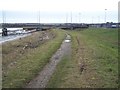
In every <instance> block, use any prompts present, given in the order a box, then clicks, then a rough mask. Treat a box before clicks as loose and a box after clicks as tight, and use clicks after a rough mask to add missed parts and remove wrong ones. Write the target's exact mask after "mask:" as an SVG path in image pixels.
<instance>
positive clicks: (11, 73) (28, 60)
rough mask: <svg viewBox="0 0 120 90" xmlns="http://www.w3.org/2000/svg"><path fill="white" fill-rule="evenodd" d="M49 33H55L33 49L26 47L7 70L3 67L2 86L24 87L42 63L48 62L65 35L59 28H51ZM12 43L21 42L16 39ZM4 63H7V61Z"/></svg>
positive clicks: (31, 38) (40, 67)
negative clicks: (25, 50) (26, 49)
mask: <svg viewBox="0 0 120 90" xmlns="http://www.w3.org/2000/svg"><path fill="white" fill-rule="evenodd" d="M50 33H51V32H50ZM50 35H51V36H53V35H55V37H54V38H52V39H50V40H48V41H47V42H44V43H42V44H39V45H38V46H37V47H36V48H34V49H31V50H29V49H28V51H27V52H24V55H22V56H21V57H19V58H17V62H16V63H15V64H14V65H13V66H11V67H10V68H8V69H7V70H6V69H5V70H6V71H5V74H4V76H3V82H2V84H3V88H21V87H24V86H25V85H26V84H27V82H29V81H30V80H31V79H32V78H34V77H35V76H36V75H37V73H38V72H39V71H40V70H42V68H43V67H44V65H45V64H46V63H48V62H49V59H50V57H51V56H52V55H53V54H54V53H55V51H56V50H57V49H58V48H59V47H60V45H61V43H62V40H63V39H64V37H65V33H64V31H59V30H52V34H50ZM35 36H36V35H35ZM34 39H37V38H36V37H28V38H27V39H26V41H29V40H34ZM16 42H17V43H18V44H17V43H16ZM14 43H15V45H21V43H19V42H18V41H15V42H14V41H13V42H12V43H11V44H12V45H13V44H14ZM32 43H34V42H32ZM22 45H23V43H22ZM10 47H11V45H10ZM4 48H5V47H4ZM7 49H8V50H9V49H10V48H9V46H7ZM12 49H13V48H12ZM14 49H15V48H14ZM11 52H12V51H11V50H9V53H11ZM13 52H14V51H13ZM6 53H8V52H6ZM3 60H5V59H3ZM14 61H15V60H14ZM12 62H13V61H12ZM4 63H5V61H4ZM5 64H6V63H5ZM6 65H9V64H8V63H7V64H6ZM3 72H4V71H3Z"/></svg>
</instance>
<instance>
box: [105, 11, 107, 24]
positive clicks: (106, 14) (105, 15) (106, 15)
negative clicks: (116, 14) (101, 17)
mask: <svg viewBox="0 0 120 90" xmlns="http://www.w3.org/2000/svg"><path fill="white" fill-rule="evenodd" d="M106 17H107V9H105V23H106Z"/></svg>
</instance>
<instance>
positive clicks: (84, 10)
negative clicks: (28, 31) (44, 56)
mask: <svg viewBox="0 0 120 90" xmlns="http://www.w3.org/2000/svg"><path fill="white" fill-rule="evenodd" d="M118 2H119V0H0V22H2V11H4V12H5V17H6V22H38V11H40V17H41V20H40V21H41V22H43V23H56V22H57V23H59V22H60V23H64V22H71V12H72V22H81V23H92V22H93V23H98V22H99V23H100V22H104V21H105V9H107V10H106V21H109V22H117V21H118Z"/></svg>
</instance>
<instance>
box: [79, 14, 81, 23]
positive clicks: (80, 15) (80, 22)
mask: <svg viewBox="0 0 120 90" xmlns="http://www.w3.org/2000/svg"><path fill="white" fill-rule="evenodd" d="M79 23H81V13H79Z"/></svg>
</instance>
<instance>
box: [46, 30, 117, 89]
mask: <svg viewBox="0 0 120 90" xmlns="http://www.w3.org/2000/svg"><path fill="white" fill-rule="evenodd" d="M68 33H70V35H71V36H72V58H71V59H68V58H66V57H65V58H63V60H62V61H61V62H60V63H59V64H58V66H57V69H56V71H55V73H54V74H53V76H52V78H51V79H50V81H49V83H48V86H47V87H50V88H63V87H64V88H80V87H82V88H117V87H118V30H117V29H98V28H96V29H95V28H90V29H86V30H82V31H68ZM82 67H83V71H82V70H81V68H82Z"/></svg>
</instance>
